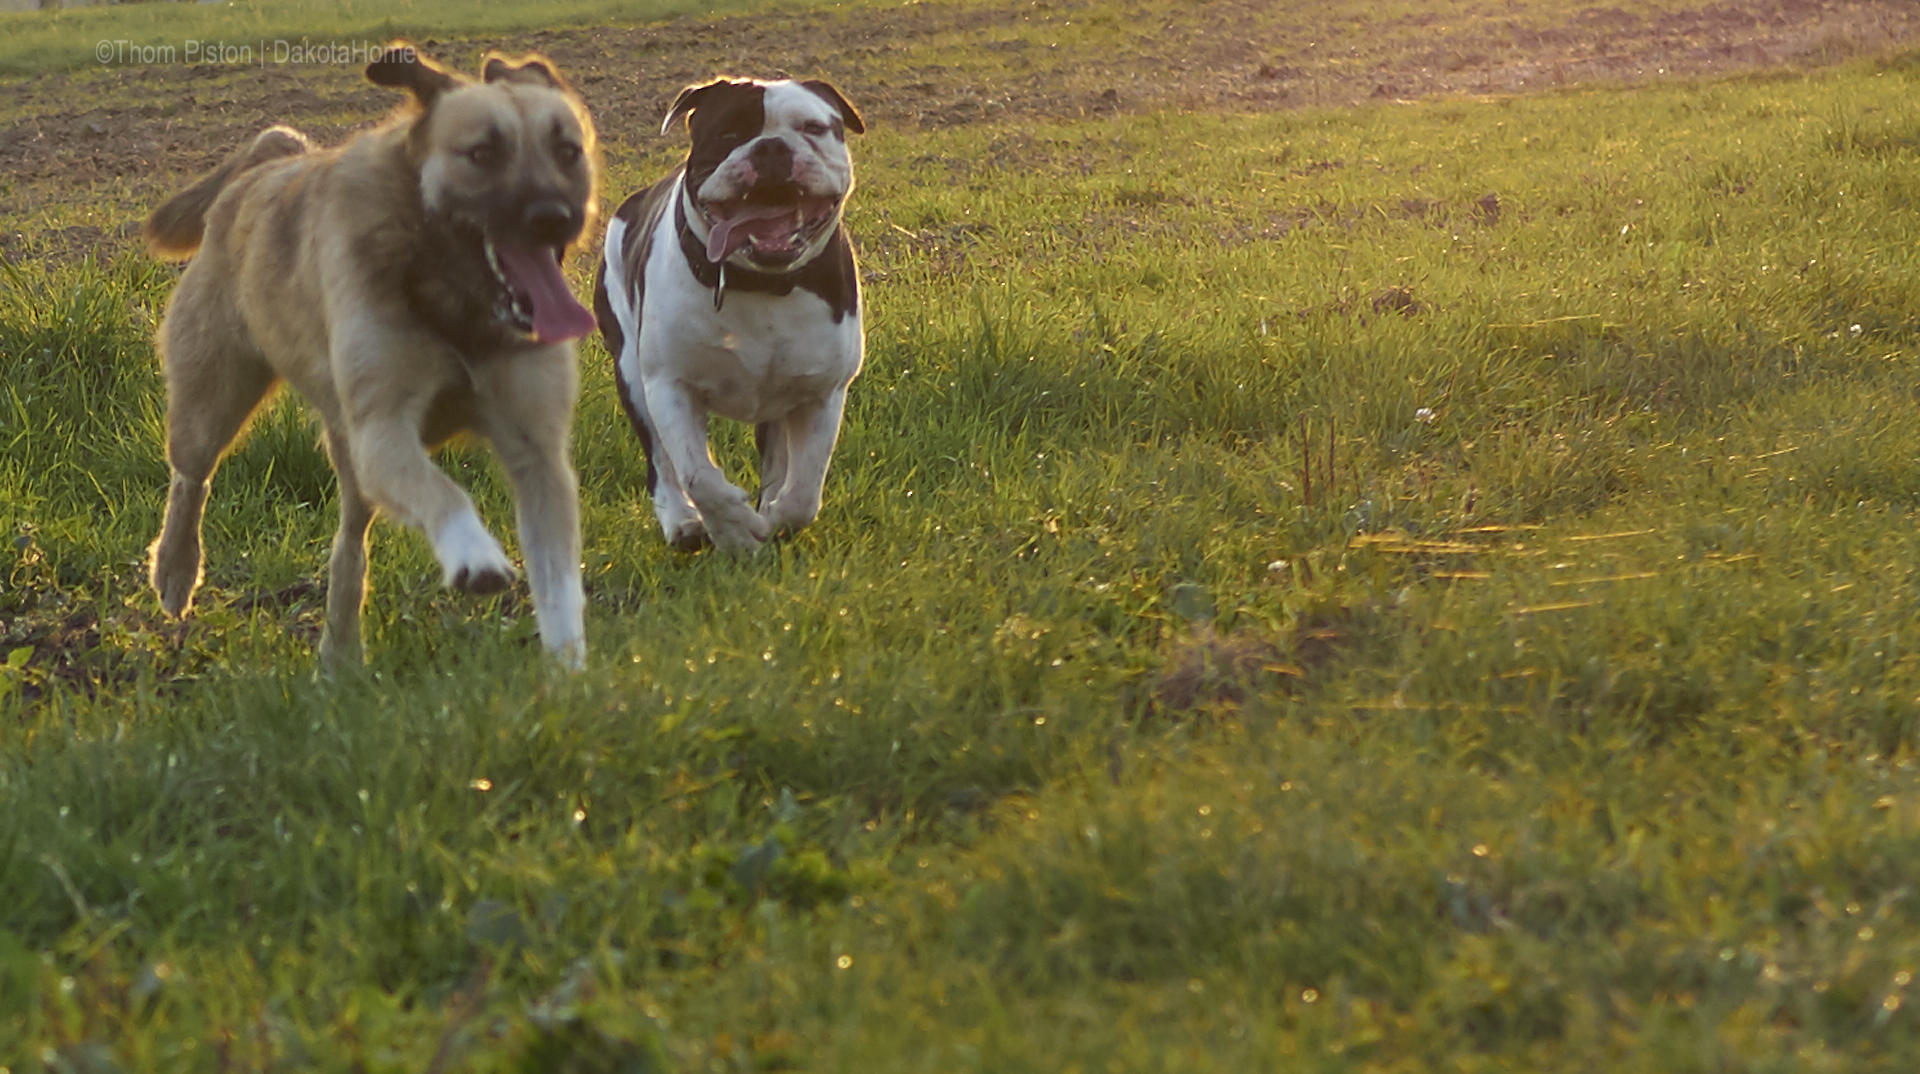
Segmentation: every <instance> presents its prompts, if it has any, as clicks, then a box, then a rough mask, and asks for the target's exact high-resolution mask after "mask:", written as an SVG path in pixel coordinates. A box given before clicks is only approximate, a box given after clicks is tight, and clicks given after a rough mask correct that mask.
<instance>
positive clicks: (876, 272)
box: [0, 58, 1920, 1074]
mask: <svg viewBox="0 0 1920 1074" xmlns="http://www.w3.org/2000/svg"><path fill="white" fill-rule="evenodd" d="M1917 83H1920V63H1916V62H1915V61H1914V60H1913V59H1911V58H1907V59H1901V60H1895V61H1889V62H1885V63H1880V64H1862V65H1855V66H1852V67H1848V68H1845V69H1842V70H1838V71H1833V72H1826V73H1820V74H1815V75H1808V76H1800V75H1780V76H1768V77H1752V78H1743V79H1735V80H1728V81H1721V82H1715V83H1711V84H1704V85H1680V86H1665V87H1654V88H1646V89H1641V90H1637V91H1631V92H1628V91H1585V92H1579V93H1572V92H1569V93H1563V94H1557V95H1547V96H1539V97H1527V98H1516V99H1500V100H1486V101H1465V100H1454V101H1434V102H1427V103H1421V104H1415V105H1404V106H1403V105H1381V106H1377V107H1370V108H1362V109H1355V110H1346V111H1338V112H1308V113H1300V114H1290V115H1264V116H1251V117H1248V116H1240V117H1234V116H1218V115H1199V114H1191V115H1190V114H1158V115H1146V116H1124V117H1117V118H1111V119H1100V120H1091V121H1086V122H1081V123H1072V124H1058V125H1051V126H1027V127H1014V126H1010V125H995V124H984V125H978V126H972V127H965V128H958V129H951V130H946V131H938V132H929V133H911V132H898V131H894V132H888V131H877V132H876V133H875V134H873V135H872V136H870V137H868V138H867V139H865V140H864V141H863V142H862V144H861V145H860V146H859V151H860V159H861V176H862V185H861V188H860V190H859V192H858V193H857V194H856V197H855V202H854V208H853V216H852V224H853V228H854V231H855V233H856V235H857V236H858V238H859V239H860V240H861V242H862V244H863V247H864V251H865V265H866V267H867V268H868V269H869V270H870V272H871V273H872V274H873V281H872V283H871V286H870V290H869V320H868V330H869V357H868V363H869V364H868V371H867V373H866V374H865V376H864V377H863V378H862V379H861V380H860V381H859V382H858V383H857V384H856V386H855V391H854V398H853V402H852V405H851V407H850V410H849V417H848V424H847V428H846V431H845V434H844V436H843V439H842V442H841V447H840V450H839V453H838V456H837V458H836V465H835V470H834V473H833V476H832V478H831V479H830V482H829V488H828V497H827V507H826V510H825V512H824V513H823V515H822V517H821V519H820V521H819V523H818V524H817V526H816V527H815V528H814V529H812V530H810V531H808V532H807V533H806V534H803V535H802V536H800V537H798V538H796V539H794V540H793V541H791V542H788V543H787V544H785V545H783V546H781V547H779V548H777V549H775V550H772V551H770V552H768V553H767V554H765V555H763V556H762V557H760V558H757V559H751V560H747V561H742V562H732V561H729V560H727V559H724V558H721V557H717V556H713V555H694V556H686V555H679V554H674V553H670V552H668V551H667V550H666V549H664V547H663V546H662V545H661V543H660V540H659V538H658V534H657V531H655V530H654V528H653V525H652V522H651V512H650V510H649V509H648V506H647V504H646V503H645V502H644V496H643V491H642V484H643V476H642V475H643V473H644V469H643V467H642V465H641V462H640V458H641V457H640V453H639V448H638V444H637V443H636V441H635V440H634V438H633V437H632V435H631V434H630V433H629V432H628V431H627V429H626V427H625V422H624V420H623V419H622V418H621V416H620V414H619V411H618V406H617V404H616V402H615V401H614V399H613V396H612V391H611V386H610V384H609V377H608V375H607V363H606V358H605V356H604V354H603V353H602V352H601V351H600V350H599V348H598V347H597V345H588V346H586V347H585V348H583V353H582V358H583V364H584V368H585V369H586V371H587V382H588V388H587V393H586V397H585V399H584V401H583V405H582V409H581V414H580V420H579V425H578V432H577V436H576V456H577V462H578V465H579V467H580V470H581V476H582V485H583V489H584V495H585V497H586V522H585V539H586V560H587V564H588V574H589V586H590V596H591V615H590V620H589V630H590V637H591V645H592V656H591V658H590V661H589V668H588V671H587V672H586V673H585V674H583V675H580V676H577V677H568V676H565V675H563V674H560V673H558V672H556V671H555V670H554V669H552V668H550V667H549V666H547V665H546V663H545V662H544V661H543V660H542V659H541V658H540V657H539V655H538V647H537V645H535V644H533V642H532V640H531V637H530V624H529V623H528V621H527V620H528V616H527V615H526V613H525V608H524V607H523V606H522V605H521V604H520V603H519V602H517V601H511V602H507V603H502V604H487V603H475V602H473V601H469V600H464V599H459V598H455V597H452V596H448V595H444V594H442V593H440V592H439V591H437V590H436V589H434V588H433V586H432V584H431V583H432V579H433V578H434V577H435V573H434V569H433V566H432V563H431V559H430V554H429V552H428V550H427V548H426V545H425V543H424V542H423V541H421V540H420V539H419V538H418V537H416V536H414V535H411V534H406V533H403V532H401V531H399V530H398V529H397V528H395V527H390V526H382V527H379V528H378V529H377V531H376V540H375V550H374V555H373V559H374V593H373V598H372V603H371V605H370V608H369V613H368V648H369V654H370V660H371V664H370V666H369V668H368V670H367V672H366V673H365V674H364V675H360V676H348V677H345V678H344V679H342V680H340V681H337V682H331V683H321V682H316V681H314V680H313V678H312V676H311V666H312V661H311V654H310V646H311V643H312V641H313V639H314V634H315V631H316V626H317V622H318V615H319V606H318V601H317V599H316V597H315V596H314V595H313V594H312V593H311V592H309V591H307V590H304V589H302V588H301V583H303V582H308V581H311V580H313V579H314V578H315V576H316V574H317V572H318V571H319V570H320V569H321V566H322V564H323V562H324V558H325V556H324V549H325V546H326V542H327V539H328V536H329V534H330V531H331V528H332V523H333V518H332V510H331V496H332V492H331V488H332V483H331V479H330V476H329V474H328V472H327V470H326V466H325V462H324V460H323V458H322V457H321V455H320V454H319V452H318V451H317V450H316V449H315V447H314V433H313V430H312V428H311V426H310V424H309V423H308V422H307V421H306V419H304V418H303V417H302V416H300V413H299V411H298V410H297V408H295V407H293V406H291V405H283V406H281V407H280V408H278V409H276V410H275V411H274V412H272V413H271V414H270V415H268V416H267V417H266V419H265V420H264V421H263V422H262V423H261V425H260V426H259V427H258V428H257V429H256V431H255V433H254V436H253V438H252V440H251V442H250V443H249V444H248V445H247V446H246V447H244V448H243V449H241V450H240V451H238V452H237V453H236V454H235V455H234V456H233V457H232V458H231V459H230V460H229V462H228V463H227V465H226V466H225V468H224V469H223V470H222V471H221V474H220V476H219V477H218V478H217V479H216V482H215V490H214V496H213V500H212V505H211V507H210V510H209V514H208V555H209V560H208V578H209V584H208V589H207V590H205V591H203V597H202V604H201V607H200V608H199V610H198V611H197V612H196V615H195V618H194V619H193V620H192V621H191V622H190V623H189V625H188V626H187V627H185V628H184V629H182V628H179V627H176V626H174V625H172V624H168V623H166V622H164V621H163V620H161V619H160V618H159V617H158V614H157V609H156V607H155V604H154V601H153V599H152V597H151V596H150V595H149V594H147V593H146V592H145V590H144V589H143V584H142V582H141V579H140V569H139V561H140V559H141V555H142V549H143V547H144V545H145V543H146V542H147V541H148V540H150V539H151V537H152V535H153V533H154V532H155V529H156V527H157V524H158V519H159V512H160V507H161V498H162V491H163V489H164V487H165V473H164V467H163V464H162V461H161V454H160V448H159V444H160V437H161V430H160V424H159V419H158V416H157V415H158V412H159V410H158V408H159V401H160V394H159V392H160V389H159V385H158V383H157V379H156V375H155V372H154V369H153V361H152V355H151V349H150V346H149V343H148V334H149V333H150V331H151V328H152V320H153V311H154V310H156V309H158V308H159V305H160V303H161V302H162V301H163V300H164V297H165V295H166V293H167V289H168V286H169V281H170V279H171V276H172V273H171V270H166V269H161V268H156V267H153V266H151V265H147V264H145V263H140V262H132V261H129V262H124V263H116V264H112V265H98V264H91V263H67V264H63V265H60V266H57V267H53V268H49V269H47V270H45V271H44V272H42V271H41V270H39V269H37V268H34V269H27V268H19V269H14V270H12V271H13V273H14V275H12V276H10V277H9V281H10V282H9V284H8V289H7V291H6V294H5V296H4V298H3V299H0V301H3V302H4V306H3V307H0V354H3V355H5V356H6V358H5V361H6V366H5V370H6V373H5V376H4V377H3V378H0V384H3V385H4V391H3V392H0V442H4V443H5V445H6V450H5V452H4V453H0V531H3V532H4V533H5V534H6V535H7V537H8V539H9V543H8V544H6V545H5V546H4V548H0V583H4V586H5V589H4V590H0V616H4V617H5V620H6V623H7V625H6V627H5V630H6V632H7V633H6V636H5V639H4V646H5V648H0V657H4V656H5V655H6V653H7V652H8V651H11V652H14V653H16V654H18V656H17V659H15V660H13V661H11V662H9V669H8V670H7V671H5V672H0V674H3V675H5V678H0V692H4V697H0V817H3V818H5V821H4V823H0V906H5V907H6V908H7V909H6V911H5V913H4V915H0V1065H9V1064H10V1065H12V1068H13V1069H15V1070H21V1069H26V1070H32V1069H38V1067H39V1065H40V1064H42V1063H45V1064H46V1065H47V1066H48V1067H49V1068H50V1069H57V1070H103V1069H112V1067H110V1066H108V1065H106V1064H107V1063H108V1062H109V1060H111V1062H112V1063H113V1064H115V1065H117V1067H118V1068H120V1069H140V1070H145V1069H152V1070H195V1069H207V1070H218V1069H232V1068H242V1069H266V1068H269V1067H272V1068H274V1069H288V1068H306V1067H314V1068H319V1069H330V1070H332V1069H338V1070H349V1069H364V1070H422V1069H430V1068H431V1069H473V1070H494V1069H518V1070H558V1069H567V1070H582V1071H585V1070H668V1069H684V1070H721V1071H726V1070H755V1069H782V1068H792V1069H805V1070H820V1071H834V1070H845V1071H870V1070H889V1071H895V1070H898V1071H914V1070H925V1071H951V1070H993V1071H996V1072H1007V1071H1027V1070H1032V1071H1048V1072H1056V1071H1067V1070H1081V1071H1088V1072H1092V1071H1105V1070H1155V1071H1158V1070H1165V1071H1176V1070H1179V1071H1207V1070H1218V1071H1258V1070H1273V1071H1303V1070H1327V1071H1418V1070H1429V1069H1460V1070H1529V1071H1530V1070H1603V1069H1604V1070H1630V1071H1648V1072H1655V1071H1657V1072H1663V1074H1670V1072H1681V1071H1749V1070H1750V1071H1803V1070H1847V1071H1851V1070H1885V1071H1903V1070H1907V1069H1911V1067H1912V1063H1913V1057H1914V1056H1915V1055H1916V1054H1917V1053H1920V1021H1916V1014H1915V1010H1914V1008H1913V1006H1912V1005H1911V1004H1910V1003H1909V1002H1908V999H1909V991H1910V984H1911V981H1912V975H1913V973H1914V972H1916V969H1920V903H1917V902H1916V897H1915V891H1914V883H1915V881H1914V877H1915V875H1916V871H1917V870H1916V866H1917V865H1920V778H1917V776H1916V772H1915V761H1916V750H1915V746H1916V732H1917V731H1920V613H1916V611H1915V609H1914V606H1913V604H1912V602H1911V601H1910V600H1909V599H1908V594H1909V588H1910V586H1911V585H1912V584H1913V581H1914V577H1913V576H1914V572H1915V569H1916V566H1920V538H1917V537H1916V536H1915V528H1914V526H1913V508H1914V498H1915V495H1916V493H1920V466H1917V465H1916V464H1915V462H1914V460H1915V459H1916V457H1920V423H1916V422H1915V421H1913V420H1912V412H1913V408H1914V405H1915V402H1916V398H1917V397H1920V365H1917V364H1916V363H1920V257H1917V256H1916V252H1917V251H1920V220H1917V219H1916V218H1915V215H1914V210H1913V206H1914V204H1915V195H1916V193H1920V167H1916V166H1917V165H1920V104H1916V103H1915V102H1916V101H1920V95H1917V94H1916V92H1915V91H1916V89H1920V85H1917ZM663 153H664V150H662V151H658V152H655V153H653V154H650V155H643V157H644V159H642V160H640V161H639V162H637V163H635V164H633V165H631V166H630V167H631V169H632V170H631V171H627V170H621V171H617V172H616V173H615V174H614V175H612V176H611V177H610V182H609V184H608V188H609V190H610V191H623V190H626V189H630V188H632V187H634V186H635V185H637V184H638V183H640V182H642V181H643V180H644V178H645V177H646V176H647V175H649V174H651V173H652V171H653V170H654V169H656V168H657V167H658V166H659V164H660V163H661V162H662V161H663V160H664V159H665V158H664V156H663V155H662V154H663ZM623 167H627V166H623ZM1488 194H1492V195H1494V198H1493V199H1491V200H1488V199H1487V198H1486V196H1487V195H1488ZM1303 419H1304V422H1305V426H1306V428H1307V429H1308V430H1309V431H1310V433H1311V436H1312V442H1313V445H1314V447H1313V452H1314V455H1315V457H1316V459H1319V460H1320V461H1317V462H1316V463H1315V464H1314V465H1315V472H1314V474H1313V480H1314V485H1315V489H1314V495H1313V498H1312V500H1311V502H1309V500H1308V498H1307V496H1306V490H1305V488H1304V487H1303V484H1304V482H1303V480H1302V478H1303V474H1302V458H1301V444H1300V434H1299V430H1300V428H1301V423H1302V421H1303ZM1330 434H1331V436H1332V438H1333V441H1334V445H1335V447H1334V458H1335V466H1334V476H1333V479H1332V482H1331V485H1329V482H1328V478H1327V476H1326V473H1325V467H1324V452H1325V450H1326V446H1325V445H1326V438H1327V437H1328V436H1329V435H1330ZM718 440H719V451H720V453H721V455H722V457H723V460H724V461H725V462H726V463H727V464H728V465H732V466H743V465H744V463H745V460H746V457H747V451H746V447H745V442H744V438H743V436H742V434H741V433H740V432H739V431H738V430H731V429H729V430H725V431H723V434H722V435H721V436H720V437H719V438H718ZM449 465H450V466H451V467H452V468H453V469H454V470H456V471H457V472H459V474H460V475H461V477H462V480H463V481H465V482H468V483H470V484H471V485H472V486H473V487H474V488H475V490H476V494H477V496H478V498H479V500H480V501H481V504H482V511H483V514H484V515H485V516H486V517H488V518H489V519H490V520H492V521H493V522H494V524H495V527H496V529H497V530H500V531H502V532H504V531H506V529H507V525H506V521H507V519H508V518H509V512H510V510H511V505H510V502H509V501H508V499H507V497H506V495H505V492H504V488H503V485H502V483H501V481H500V479H499V476H498V474H497V472H496V471H495V470H494V468H493V467H492V465H491V463H490V462H489V461H488V460H487V458H486V456H485V455H484V453H482V452H478V451H467V452H458V453H455V454H454V455H453V456H452V457H451V459H450V460H449ZM90 631H92V632H97V635H98V637H97V639H93V638H90V637H88V633H89V632H90ZM10 1056H18V1057H19V1058H18V1059H17V1060H16V1059H11V1058H5V1057H10ZM436 1056H438V1057H439V1058H438V1059H436V1058H435V1057H436ZM564 1063H571V1064H572V1065H571V1066H566V1065H563V1064H564ZM436 1064H438V1065H436Z"/></svg>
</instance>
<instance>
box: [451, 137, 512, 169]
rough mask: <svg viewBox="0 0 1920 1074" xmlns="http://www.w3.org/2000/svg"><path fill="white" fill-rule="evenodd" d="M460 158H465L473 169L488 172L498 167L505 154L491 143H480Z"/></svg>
mask: <svg viewBox="0 0 1920 1074" xmlns="http://www.w3.org/2000/svg"><path fill="white" fill-rule="evenodd" d="M461 156H463V157H466V158H467V160H468V161H470V162H471V163H472V164H473V166H474V167H476V168H481V169H485V170H489V171H490V170H492V169H494V168H497V167H499V166H500V162H501V161H502V160H504V159H505V158H506V153H505V151H503V150H502V149H501V148H500V146H499V145H497V144H495V143H493V142H481V143H480V144H479V145H476V146H474V147H473V148H472V149H469V150H467V151H466V152H465V153H462V154H461Z"/></svg>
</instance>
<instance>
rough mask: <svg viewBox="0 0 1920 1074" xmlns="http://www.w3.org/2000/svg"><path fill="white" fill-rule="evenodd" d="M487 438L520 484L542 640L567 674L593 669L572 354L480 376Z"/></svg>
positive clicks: (523, 543) (503, 363)
mask: <svg viewBox="0 0 1920 1074" xmlns="http://www.w3.org/2000/svg"><path fill="white" fill-rule="evenodd" d="M474 380H475V384H474V388H475V391H476V392H478V393H479V396H480V404H481V413H482V421H483V423H484V425H485V429H486V434H487V439H488V440H490V441H492V443H493V448H494V450H495V451H497V452H499V454H500V462H501V464H502V465H503V466H505V467H506V470H507V477H508V479H509V480H511V481H512V482H513V500H514V510H515V512H516V514H517V515H518V516H519V522H520V550H521V553H522V555H524V556H525V557H526V562H527V582H528V584H529V585H530V586H531V587H532V589H533V614H534V618H535V619H537V620H538V621H539V623H540V640H541V641H542V642H544V643H545V644H546V647H547V650H548V651H549V652H551V653H553V654H554V656H555V657H556V658H557V659H559V661H560V662H561V663H563V664H565V665H566V666H567V667H569V668H572V669H574V670H576V671H577V670H579V669H580V668H581V667H582V666H584V665H585V663H586V658H587V641H586V628H585V626H584V624H583V618H584V615H585V610H586V593H585V591H584V590H583V589H582V588H581V585H580V492H579V484H578V482H577V480H576V479H575V478H574V474H573V465H572V463H571V462H570V461H569V459H568V457H567V437H568V429H569V427H570V425H571V419H572V416H573V404H574V398H575V396H576V395H578V393H579V374H578V371H577V368H576V366H575V364H574V355H573V348H572V347H571V346H560V347H554V348H550V349H549V350H548V351H546V352H544V353H542V354H540V355H533V356H528V357H525V358H517V359H512V360H500V361H498V362H497V363H496V364H495V365H493V366H491V367H489V368H488V369H487V372H486V375H484V376H481V375H476V376H475V378H474Z"/></svg>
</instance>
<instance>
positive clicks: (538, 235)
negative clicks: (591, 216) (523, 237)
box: [526, 201, 578, 245]
mask: <svg viewBox="0 0 1920 1074" xmlns="http://www.w3.org/2000/svg"><path fill="white" fill-rule="evenodd" d="M526 223H527V237H528V238H530V239H532V240H533V241H534V242H537V243H540V244H542V245H558V244H560V243H563V242H571V241H573V235H574V231H575V230H576V229H577V227H578V225H577V224H576V223H575V219H574V214H573V206H571V205H568V204H567V203H566V202H564V201H536V202H534V203H533V204H532V205H529V206H527V219H526Z"/></svg>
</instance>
